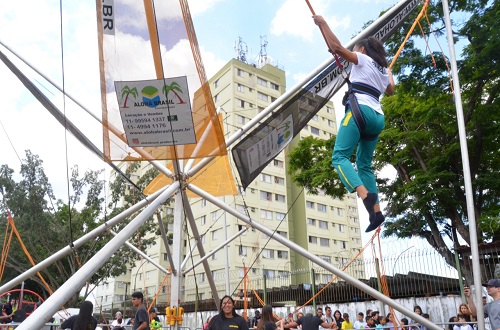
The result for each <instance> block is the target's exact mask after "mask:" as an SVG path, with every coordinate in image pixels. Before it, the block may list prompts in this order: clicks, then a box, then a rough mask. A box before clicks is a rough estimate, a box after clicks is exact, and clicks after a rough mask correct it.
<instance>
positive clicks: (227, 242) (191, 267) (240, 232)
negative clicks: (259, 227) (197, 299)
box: [182, 227, 248, 275]
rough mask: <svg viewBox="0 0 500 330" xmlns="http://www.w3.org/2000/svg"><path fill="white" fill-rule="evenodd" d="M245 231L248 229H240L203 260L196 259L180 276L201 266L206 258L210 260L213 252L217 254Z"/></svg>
mask: <svg viewBox="0 0 500 330" xmlns="http://www.w3.org/2000/svg"><path fill="white" fill-rule="evenodd" d="M247 230H248V227H245V228H242V229H241V230H240V231H239V232H237V233H236V234H234V235H233V236H231V237H229V239H227V240H226V241H224V242H223V243H222V244H220V245H219V246H218V247H216V248H215V249H213V250H212V251H210V253H207V254H205V256H204V257H203V258H200V259H198V260H197V261H196V262H195V263H194V264H192V265H191V266H189V268H187V269H184V270H183V271H182V274H184V275H186V274H187V273H189V272H190V271H191V270H192V269H193V268H195V267H196V266H198V265H199V264H201V263H202V262H204V261H205V260H207V259H208V258H210V257H211V256H212V255H213V254H214V253H215V252H217V251H219V250H220V249H222V248H223V247H225V246H227V245H228V244H229V243H231V242H232V241H234V240H235V239H236V238H238V237H240V236H241V235H242V234H243V233H244V232H246V231H247ZM245 274H246V273H245Z"/></svg>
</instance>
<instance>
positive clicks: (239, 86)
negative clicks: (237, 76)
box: [236, 84, 245, 93]
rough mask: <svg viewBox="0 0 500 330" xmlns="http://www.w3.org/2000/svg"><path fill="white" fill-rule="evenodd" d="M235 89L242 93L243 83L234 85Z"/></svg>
mask: <svg viewBox="0 0 500 330" xmlns="http://www.w3.org/2000/svg"><path fill="white" fill-rule="evenodd" d="M236 90H237V91H238V92H242V93H243V92H244V91H245V90H244V88H243V85H242V84H238V85H236Z"/></svg>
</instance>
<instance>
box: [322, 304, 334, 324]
mask: <svg viewBox="0 0 500 330" xmlns="http://www.w3.org/2000/svg"><path fill="white" fill-rule="evenodd" d="M322 319H323V321H325V322H326V323H328V324H330V325H331V324H332V323H334V320H333V316H332V309H331V308H330V306H326V307H325V315H323V317H322ZM329 328H331V326H330V327H329Z"/></svg>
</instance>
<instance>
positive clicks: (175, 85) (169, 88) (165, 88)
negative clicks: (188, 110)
mask: <svg viewBox="0 0 500 330" xmlns="http://www.w3.org/2000/svg"><path fill="white" fill-rule="evenodd" d="M176 91H177V92H179V93H181V94H183V93H184V92H183V91H182V89H181V87H180V86H179V84H178V83H176V82H175V81H173V82H172V83H171V84H170V85H167V84H165V85H163V88H162V93H163V94H165V97H166V98H167V100H168V93H170V92H172V93H174V95H175V96H176V97H177V101H178V102H177V104H184V103H186V101H184V100H183V99H181V97H180V96H179V94H177V92H176Z"/></svg>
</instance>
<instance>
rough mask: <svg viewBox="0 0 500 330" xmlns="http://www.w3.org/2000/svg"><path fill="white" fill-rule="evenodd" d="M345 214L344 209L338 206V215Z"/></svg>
mask: <svg viewBox="0 0 500 330" xmlns="http://www.w3.org/2000/svg"><path fill="white" fill-rule="evenodd" d="M343 214H344V209H341V208H340V207H339V208H337V215H340V216H342V215H343Z"/></svg>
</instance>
